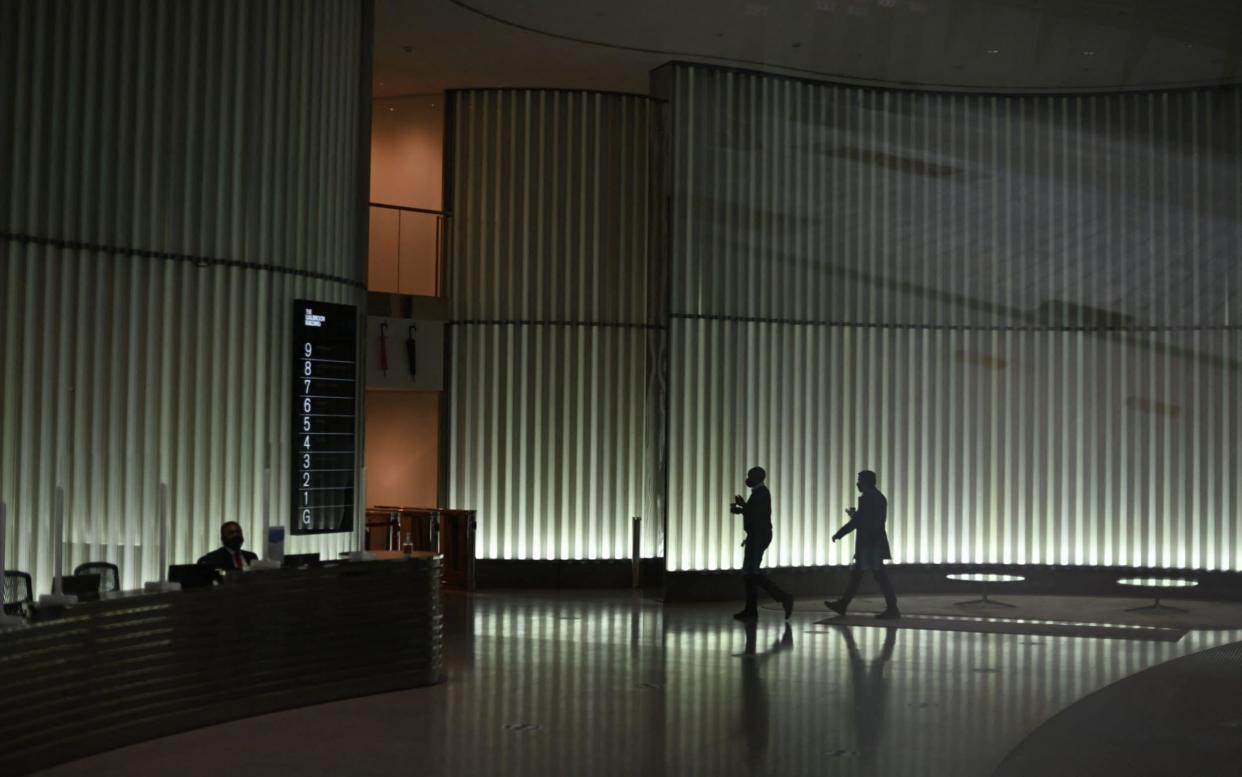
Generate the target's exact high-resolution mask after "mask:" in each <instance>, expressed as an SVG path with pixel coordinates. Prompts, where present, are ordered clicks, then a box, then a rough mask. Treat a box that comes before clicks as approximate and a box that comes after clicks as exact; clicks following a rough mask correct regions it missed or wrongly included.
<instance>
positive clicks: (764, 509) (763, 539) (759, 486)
mask: <svg viewBox="0 0 1242 777" xmlns="http://www.w3.org/2000/svg"><path fill="white" fill-rule="evenodd" d="M767 477H768V473H767V472H765V471H764V469H763V467H752V468H751V469H750V471H749V472H747V473H746V486H747V487H748V488H750V497H749V498H748V499H743V498H742V497H741V495H740V494H739V495H738V496H735V497H733V504H732V505H730V506H729V511H730V512H732V513H733V514H734V515H740V516H742V528H743V529H745V530H746V539H744V540H742V547H744V548H746V555H745V557H744V559H743V561H742V580H743V581H744V582H745V583H746V605H745V607H743V608H742V611H741V612H737V613H734V614H733V617H734V618H737V619H738V620H751V619H753V618H757V617H759V610H758V607H757V600H758V598H759V593H758V590H757V589H758V588H762V589H763V590H765V591H767V592H768V593H769V594H771V595H772V598H773V599H775V600H776V601H778V602H780V603H781V604H782V605H784V607H785V617H786V618H789V616H790V615H791V614H792V613H793V597H792V596H790V595H789V594H787V593H785V592H784V591H782V590H781V589H780V587H778V586H777V585H776V583H773V582H772V581H771V580H769V579H768V576H767V575H766V574H764V572H763V570H762V569H760V568H759V567H760V564H762V563H763V552H764V551H765V550H767V549H768V546H769V545H771V544H772V495H771V494H770V493H768V487H767V486H766V485H764V480H766V479H767Z"/></svg>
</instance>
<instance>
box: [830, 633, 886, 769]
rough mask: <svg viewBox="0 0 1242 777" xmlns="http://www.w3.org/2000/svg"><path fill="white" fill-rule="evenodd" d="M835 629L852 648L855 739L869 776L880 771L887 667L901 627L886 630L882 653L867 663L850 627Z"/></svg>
mask: <svg viewBox="0 0 1242 777" xmlns="http://www.w3.org/2000/svg"><path fill="white" fill-rule="evenodd" d="M836 628H837V629H838V630H839V631H840V632H841V636H842V637H843V638H844V640H845V647H846V650H848V651H849V660H850V691H851V693H852V695H853V697H854V705H853V715H854V717H853V722H854V742H855V747H856V748H857V750H858V754H859V761H860V769H861V771H862V773H863V774H866V775H875V774H879V772H878V771H876V757H877V755H878V753H879V748H880V739H881V737H882V734H883V731H884V706H885V703H886V702H887V696H888V694H887V688H886V684H885V681H884V666H885V665H886V664H887V663H888V662H889V659H891V658H892V657H893V648H894V647H895V646H896V644H897V631H898V629H897V627H896V626H889V627H886V628H885V629H884V645H883V646H882V647H881V648H880V654H879V655H878V656H877V657H876V658H874V659H873V660H872V661H871V662H870V663H868V662H867V661H866V660H865V659H863V656H862V653H861V652H860V651H859V649H858V643H857V642H855V641H854V634H853V632H852V631H851V628H850V627H849V626H837V627H836Z"/></svg>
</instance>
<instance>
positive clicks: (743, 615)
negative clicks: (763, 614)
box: [733, 610, 759, 621]
mask: <svg viewBox="0 0 1242 777" xmlns="http://www.w3.org/2000/svg"><path fill="white" fill-rule="evenodd" d="M733 617H734V618H736V619H738V620H740V621H753V620H758V619H759V613H758V612H750V611H749V610H742V611H741V612H735V613H733Z"/></svg>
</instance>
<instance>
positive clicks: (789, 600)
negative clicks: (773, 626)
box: [782, 594, 793, 620]
mask: <svg viewBox="0 0 1242 777" xmlns="http://www.w3.org/2000/svg"><path fill="white" fill-rule="evenodd" d="M782 604H784V605H785V620H789V616H790V615H793V594H785V601H784V602H782Z"/></svg>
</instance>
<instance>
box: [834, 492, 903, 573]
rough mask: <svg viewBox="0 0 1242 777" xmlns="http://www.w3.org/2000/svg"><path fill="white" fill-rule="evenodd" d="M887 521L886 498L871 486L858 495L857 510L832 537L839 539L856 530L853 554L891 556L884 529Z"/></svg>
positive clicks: (886, 533)
mask: <svg viewBox="0 0 1242 777" xmlns="http://www.w3.org/2000/svg"><path fill="white" fill-rule="evenodd" d="M887 522H888V500H887V499H885V498H884V495H883V494H881V493H880V490H879V489H878V488H873V489H871V490H870V491H864V492H863V493H862V495H861V496H859V497H858V511H857V512H855V513H854V517H853V518H851V519H850V520H849V521H848V522H846V524H845V525H844V526H842V527H841V528H840V529H837V533H836V534H834V535H832V538H833V539H837V540H839V539H841V538H842V537H844V536H845V535H847V534H849V533H850V532H852V531H854V532H857V534H855V535H854V538H855V539H854V555H855V556H857V555H858V554H859V553H862V552H867V553H876V552H878V553H879V554H880V558H886V559H887V558H892V557H893V554H892V552H891V551H890V550H889V546H888V532H887V531H885V529H884V524H885V523H887Z"/></svg>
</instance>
